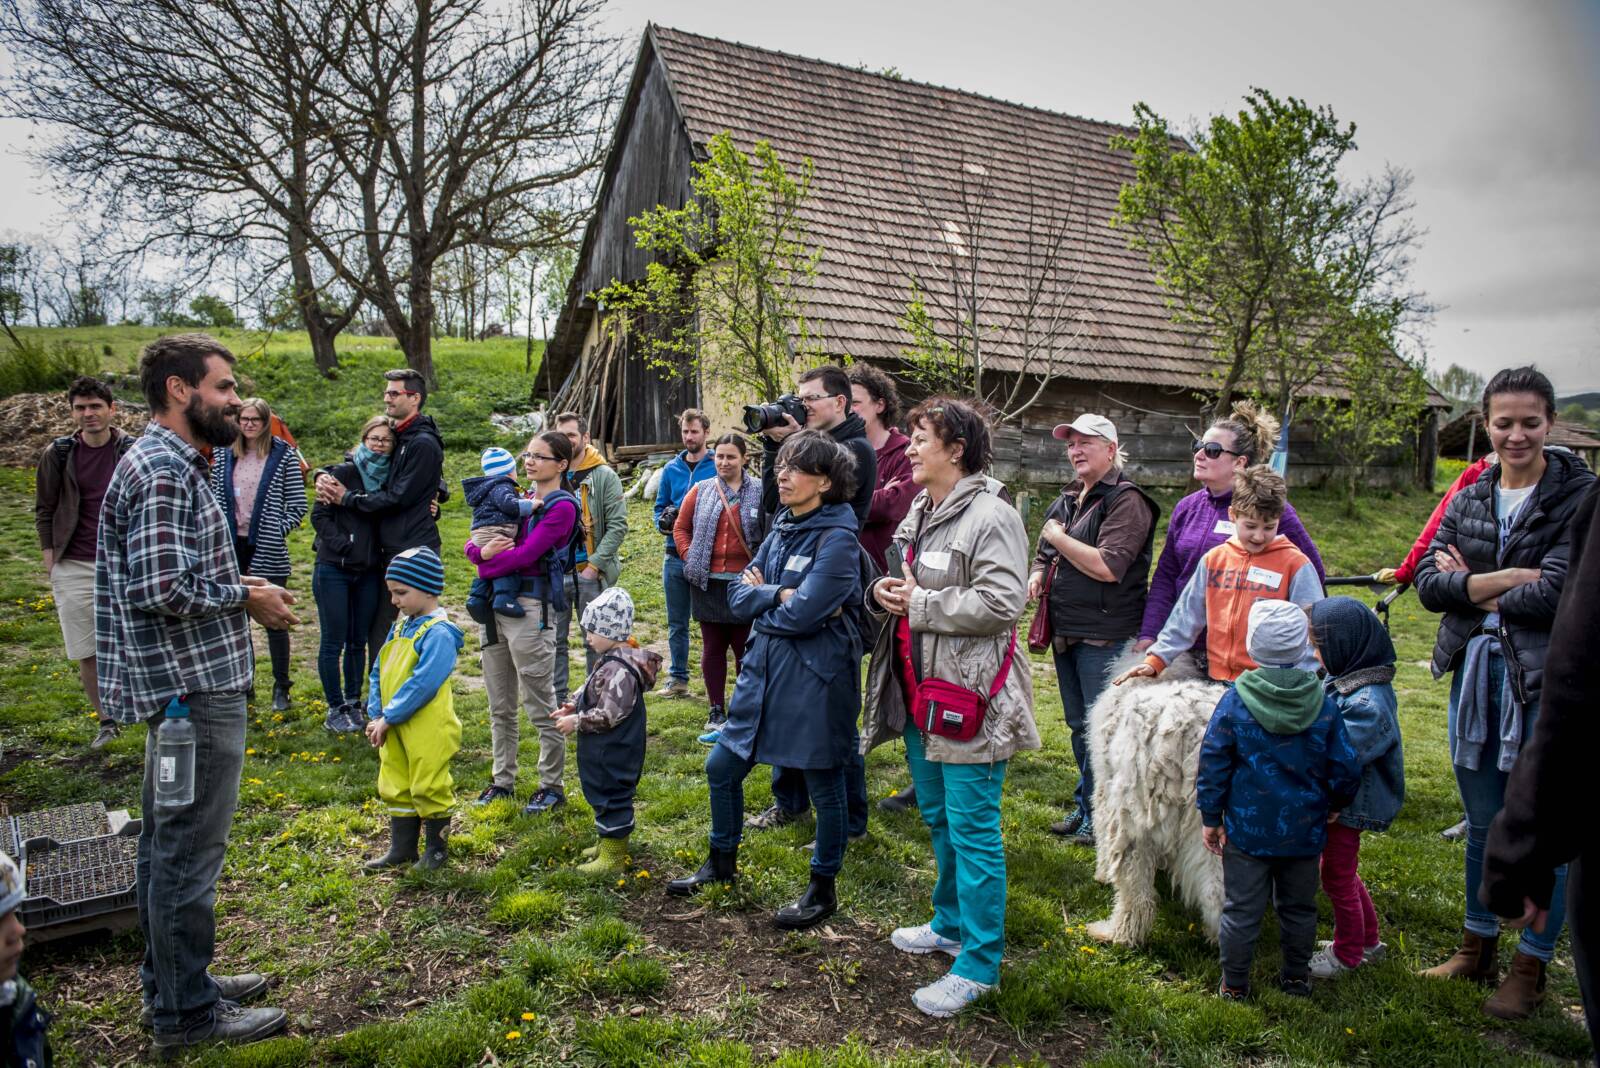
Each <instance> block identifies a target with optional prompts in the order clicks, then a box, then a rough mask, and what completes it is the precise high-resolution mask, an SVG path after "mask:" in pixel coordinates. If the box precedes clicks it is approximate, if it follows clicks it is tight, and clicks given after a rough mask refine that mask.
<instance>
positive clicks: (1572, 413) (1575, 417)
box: [1557, 401, 1592, 426]
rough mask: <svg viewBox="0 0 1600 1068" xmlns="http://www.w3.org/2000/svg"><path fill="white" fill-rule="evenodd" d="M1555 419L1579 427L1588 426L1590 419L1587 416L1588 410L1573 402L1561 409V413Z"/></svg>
mask: <svg viewBox="0 0 1600 1068" xmlns="http://www.w3.org/2000/svg"><path fill="white" fill-rule="evenodd" d="M1557 418H1559V419H1561V420H1563V421H1564V422H1568V423H1577V424H1578V425H1579V426H1589V425H1590V419H1591V418H1592V417H1591V416H1590V415H1589V409H1587V408H1585V407H1584V406H1583V405H1581V404H1578V403H1577V402H1576V401H1574V402H1573V403H1572V404H1569V405H1567V406H1566V407H1565V408H1563V409H1561V413H1560V415H1558V416H1557Z"/></svg>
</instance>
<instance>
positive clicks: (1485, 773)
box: [1449, 653, 1567, 963]
mask: <svg viewBox="0 0 1600 1068" xmlns="http://www.w3.org/2000/svg"><path fill="white" fill-rule="evenodd" d="M1505 673H1506V664H1505V658H1504V657H1502V656H1499V655H1496V654H1493V653H1491V654H1490V656H1489V724H1488V739H1487V740H1486V741H1485V743H1484V746H1483V755H1482V757H1481V758H1480V759H1479V761H1478V770H1477V771H1469V770H1467V769H1466V768H1463V767H1457V768H1455V769H1454V771H1455V773H1456V787H1457V788H1458V789H1459V790H1460V791H1461V803H1462V805H1463V806H1464V807H1465V808H1466V811H1467V850H1466V853H1467V859H1466V888H1467V916H1466V920H1465V922H1464V923H1463V925H1462V926H1464V927H1465V928H1466V929H1467V930H1469V931H1471V932H1472V933H1473V934H1475V935H1478V936H1479V937H1482V938H1493V937H1495V936H1497V935H1499V933H1500V917H1498V916H1496V915H1495V914H1494V913H1493V912H1490V911H1489V910H1488V909H1487V908H1485V907H1484V906H1483V905H1482V904H1481V903H1480V902H1479V901H1478V886H1479V884H1481V883H1482V882H1483V851H1484V846H1485V845H1486V844H1487V843H1488V841H1489V824H1490V823H1492V822H1493V821H1494V817H1495V814H1496V813H1498V812H1499V811H1500V809H1501V808H1503V807H1504V806H1505V801H1506V780H1507V779H1509V778H1510V777H1511V773H1510V772H1506V771H1501V770H1500V768H1499V766H1498V764H1499V760H1500V711H1501V710H1500V691H1501V686H1502V684H1503V682H1504V680H1505ZM1462 674H1463V673H1462V672H1461V671H1456V672H1455V673H1454V674H1453V675H1452V676H1451V678H1450V713H1449V731H1450V737H1451V738H1454V737H1455V736H1456V715H1457V706H1458V705H1459V704H1460V702H1461V677H1462ZM1538 718H1539V709H1538V706H1534V707H1532V708H1525V709H1523V710H1522V743H1523V744H1524V745H1526V744H1527V743H1528V739H1529V738H1530V737H1532V735H1533V724H1534V721H1535V720H1537V719H1538ZM1555 873H1556V884H1555V889H1554V890H1553V891H1552V892H1551V897H1550V918H1549V920H1547V921H1546V922H1545V925H1544V933H1543V934H1539V933H1537V932H1535V931H1534V929H1533V928H1532V927H1529V928H1526V929H1525V930H1524V931H1523V932H1522V938H1521V941H1520V942H1519V943H1518V944H1517V949H1518V951H1519V952H1522V953H1526V954H1528V955H1529V956H1530V957H1535V958H1537V959H1539V960H1542V961H1545V962H1547V963H1548V962H1549V960H1550V958H1551V957H1553V956H1555V951H1556V939H1558V938H1560V937H1561V925H1562V924H1563V923H1564V922H1565V921H1566V916H1567V866H1566V865H1565V864H1563V865H1561V866H1560V867H1559V868H1557V869H1556V870H1555Z"/></svg>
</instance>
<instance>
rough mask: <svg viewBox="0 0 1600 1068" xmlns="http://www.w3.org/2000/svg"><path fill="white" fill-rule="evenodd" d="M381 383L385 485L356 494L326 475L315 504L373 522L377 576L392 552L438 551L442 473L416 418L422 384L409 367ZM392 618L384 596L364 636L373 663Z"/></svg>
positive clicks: (440, 458) (435, 448) (440, 447)
mask: <svg viewBox="0 0 1600 1068" xmlns="http://www.w3.org/2000/svg"><path fill="white" fill-rule="evenodd" d="M383 378H384V390H383V410H384V414H386V415H387V416H388V417H389V420H390V422H391V423H393V424H394V436H395V445H394V453H393V454H392V455H393V459H392V460H390V461H389V480H388V481H387V482H385V483H384V484H383V486H382V487H381V488H379V489H377V490H373V491H372V492H370V493H361V492H357V491H355V490H352V489H350V488H349V487H348V486H346V485H345V484H344V483H343V482H340V481H339V480H338V479H336V478H334V477H333V476H332V475H330V474H328V473H327V472H326V471H323V472H320V473H318V475H317V502H318V503H319V504H329V505H335V506H337V507H341V508H351V509H354V510H355V511H357V512H362V513H365V514H367V515H372V516H376V517H377V520H378V559H377V560H376V561H375V562H374V566H375V567H376V568H377V569H378V572H379V573H380V574H382V573H383V572H384V571H385V570H387V569H388V567H389V561H390V560H392V559H394V557H395V554H396V553H400V552H404V551H405V550H406V549H414V548H416V547H417V546H419V545H425V546H427V547H428V548H430V549H432V550H433V551H434V552H438V551H439V525H438V522H437V521H436V520H435V518H434V509H433V504H434V499H435V498H436V497H437V496H438V495H439V490H440V486H441V485H442V481H441V476H442V475H443V473H444V439H443V438H441V437H440V436H439V428H438V427H437V426H435V425H434V422H433V418H432V417H431V416H427V415H423V414H422V406H423V405H424V404H425V403H427V400H428V384H427V382H426V380H425V379H423V377H422V375H421V373H419V372H417V371H413V370H411V369H410V368H402V369H401V370H398V371H385V372H384V373H383ZM394 619H395V607H394V605H393V604H392V603H391V602H390V600H389V598H387V597H382V598H379V600H378V611H377V612H376V613H375V614H374V618H373V620H372V630H371V631H370V632H369V646H368V647H369V648H370V650H371V653H372V659H373V660H374V661H375V660H376V659H377V656H378V650H379V649H381V648H382V647H383V642H384V639H385V638H387V637H388V635H389V627H390V626H391V625H392V624H393V623H394Z"/></svg>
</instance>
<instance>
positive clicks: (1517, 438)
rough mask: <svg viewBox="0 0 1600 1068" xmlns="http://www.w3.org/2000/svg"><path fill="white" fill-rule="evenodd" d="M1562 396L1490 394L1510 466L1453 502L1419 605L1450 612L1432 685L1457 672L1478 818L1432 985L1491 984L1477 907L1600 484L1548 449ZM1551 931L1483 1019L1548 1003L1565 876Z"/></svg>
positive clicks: (1543, 384)
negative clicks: (1460, 900) (1583, 523)
mask: <svg viewBox="0 0 1600 1068" xmlns="http://www.w3.org/2000/svg"><path fill="white" fill-rule="evenodd" d="M1555 411H1556V406H1555V391H1554V390H1553V389H1552V388H1551V385H1550V380H1549V379H1547V378H1546V377H1545V376H1544V375H1542V374H1540V373H1539V372H1538V371H1536V370H1534V369H1533V368H1532V367H1519V368H1512V369H1508V370H1504V371H1501V372H1499V373H1498V374H1496V375H1495V376H1494V378H1493V379H1492V380H1490V382H1489V385H1488V388H1486V389H1485V390H1484V394H1483V416H1484V423H1485V425H1486V427H1487V428H1488V432H1489V440H1490V442H1491V444H1492V445H1493V446H1494V450H1495V453H1496V455H1497V456H1498V458H1499V461H1500V462H1499V463H1498V464H1496V465H1495V466H1493V467H1491V468H1490V469H1489V471H1488V472H1487V473H1486V474H1485V475H1484V476H1483V477H1482V478H1481V479H1479V480H1478V481H1477V482H1476V483H1474V484H1473V485H1471V486H1468V487H1466V488H1465V489H1463V490H1462V491H1461V492H1460V493H1458V494H1456V496H1455V497H1454V498H1453V499H1452V500H1451V501H1450V506H1449V508H1448V509H1447V510H1446V511H1445V514H1444V518H1443V520H1442V521H1441V522H1440V524H1439V529H1438V532H1437V533H1435V534H1434V537H1433V543H1432V544H1431V545H1430V546H1429V549H1428V552H1427V553H1426V554H1425V555H1424V556H1423V558H1422V560H1421V562H1420V563H1419V564H1418V565H1417V573H1416V586H1417V596H1418V597H1419V598H1420V599H1421V600H1422V604H1423V607H1425V608H1427V609H1429V610H1430V611H1433V612H1440V613H1443V615H1444V618H1443V619H1442V620H1441V621H1440V623H1439V637H1438V640H1437V642H1436V643H1435V645H1434V649H1433V673H1434V677H1435V678H1437V677H1440V676H1442V675H1444V674H1445V673H1446V672H1452V673H1453V674H1452V678H1451V684H1450V715H1449V733H1450V760H1451V763H1452V764H1453V765H1454V766H1455V774H1456V784H1457V786H1458V788H1459V789H1460V791H1461V800H1462V802H1463V803H1464V805H1465V807H1466V812H1467V856H1466V868H1467V870H1466V877H1467V879H1466V881H1467V911H1466V922H1465V925H1464V926H1465V931H1464V933H1463V938H1462V944H1461V948H1460V949H1459V950H1457V951H1456V953H1455V955H1454V956H1452V957H1451V958H1450V959H1449V960H1448V961H1446V962H1445V963H1444V964H1441V965H1440V966H1438V967H1437V968H1430V969H1429V970H1428V971H1426V972H1424V973H1423V974H1424V975H1428V976H1433V977H1436V978H1465V979H1474V980H1478V981H1480V982H1492V981H1493V980H1494V979H1495V978H1496V977H1497V976H1498V975H1499V955H1498V944H1499V943H1498V940H1499V934H1500V921H1499V919H1498V918H1497V917H1496V916H1495V914H1494V913H1493V912H1491V911H1490V910H1489V909H1488V908H1486V907H1485V906H1484V905H1483V904H1481V903H1480V902H1479V900H1478V886H1479V883H1480V881H1481V879H1482V875H1483V852H1484V843H1485V841H1486V840H1487V837H1488V833H1489V823H1490V821H1491V820H1493V819H1494V817H1495V814H1496V813H1497V812H1499V811H1500V808H1501V805H1502V804H1503V803H1504V800H1505V789H1506V778H1507V776H1508V774H1509V773H1510V771H1511V768H1512V766H1513V765H1514V764H1515V763H1516V759H1517V752H1518V750H1519V749H1520V748H1521V746H1522V744H1523V742H1525V741H1526V740H1527V738H1528V736H1529V735H1530V734H1532V732H1533V723H1534V720H1535V719H1536V718H1537V716H1538V714H1539V686H1540V682H1541V680H1542V677H1543V674H1544V657H1545V650H1546V648H1547V647H1548V646H1549V644H1550V625H1551V623H1552V622H1553V621H1554V619H1555V611H1556V602H1557V601H1558V600H1559V599H1560V597H1561V587H1562V584H1563V582H1564V581H1565V580H1566V575H1567V553H1568V548H1569V546H1570V544H1571V541H1570V539H1571V532H1570V529H1569V528H1570V526H1571V519H1572V516H1573V514H1574V513H1575V512H1576V511H1577V509H1578V505H1579V504H1580V503H1581V501H1582V499H1583V496H1584V493H1585V491H1587V490H1588V488H1589V487H1590V485H1592V484H1593V483H1594V481H1595V476H1594V474H1593V473H1592V472H1590V471H1589V469H1588V468H1587V467H1586V466H1585V465H1584V463H1583V461H1582V460H1580V459H1578V458H1577V456H1575V455H1574V454H1572V453H1570V452H1567V451H1566V450H1564V449H1552V448H1546V447H1545V444H1544V442H1545V438H1546V436H1547V435H1548V433H1549V431H1550V428H1551V426H1552V425H1553V423H1554V420H1555ZM1556 878H1557V883H1556V897H1555V899H1554V902H1555V904H1554V907H1552V908H1551V910H1550V918H1549V922H1548V923H1546V925H1545V929H1544V930H1543V931H1542V932H1535V931H1533V930H1525V931H1524V932H1523V933H1522V939H1521V943H1520V944H1519V945H1518V947H1517V953H1516V956H1515V957H1514V959H1513V963H1512V966H1511V970H1510V974H1509V975H1508V976H1507V978H1506V980H1505V982H1503V983H1501V984H1500V987H1499V989H1498V990H1496V991H1495V993H1494V994H1493V995H1492V996H1490V998H1489V999H1488V1000H1487V1001H1486V1002H1484V1006H1483V1008H1484V1011H1485V1012H1487V1013H1489V1014H1490V1015H1492V1016H1498V1017H1500V1018H1502V1019H1521V1018H1523V1017H1526V1016H1527V1015H1529V1014H1530V1013H1532V1011H1533V1009H1534V1008H1535V1007H1536V1006H1537V1005H1538V1004H1539V1002H1540V1001H1542V1000H1543V998H1544V988H1545V966H1546V965H1547V964H1548V962H1549V960H1550V958H1551V956H1552V955H1553V954H1554V951H1555V943H1556V939H1557V937H1558V936H1559V935H1560V933H1561V923H1562V920H1563V916H1562V912H1561V909H1560V906H1559V903H1560V902H1561V901H1562V900H1564V894H1563V893H1562V890H1563V885H1562V884H1563V883H1564V882H1565V878H1566V869H1565V867H1563V868H1561V869H1560V870H1558V871H1557V872H1556Z"/></svg>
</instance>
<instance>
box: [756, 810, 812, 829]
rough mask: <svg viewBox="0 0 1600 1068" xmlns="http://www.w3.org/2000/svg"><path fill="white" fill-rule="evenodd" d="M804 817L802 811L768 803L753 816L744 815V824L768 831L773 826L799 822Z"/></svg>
mask: <svg viewBox="0 0 1600 1068" xmlns="http://www.w3.org/2000/svg"><path fill="white" fill-rule="evenodd" d="M805 818H806V814H805V813H804V812H790V811H789V810H788V809H785V808H781V807H779V806H778V805H768V806H767V807H766V808H764V809H762V810H761V811H760V812H757V813H756V814H755V815H754V816H748V817H746V818H745V821H744V825H745V827H746V828H747V829H748V830H752V831H770V830H772V829H773V828H775V827H787V826H788V825H789V824H791V823H799V822H800V821H801V820H803V819H805Z"/></svg>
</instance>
